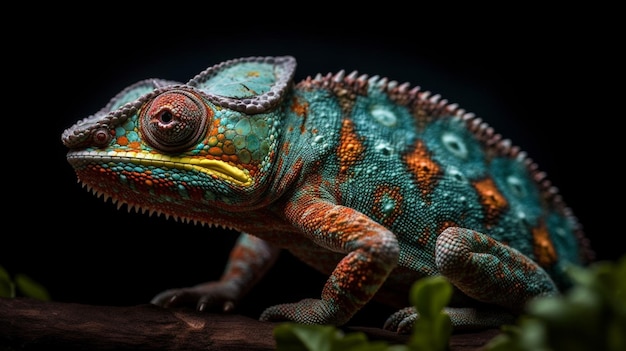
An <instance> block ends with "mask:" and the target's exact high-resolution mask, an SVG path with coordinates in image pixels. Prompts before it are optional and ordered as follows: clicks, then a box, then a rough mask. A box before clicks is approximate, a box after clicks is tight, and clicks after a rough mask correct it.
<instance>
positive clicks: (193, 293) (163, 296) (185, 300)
mask: <svg viewBox="0 0 626 351" xmlns="http://www.w3.org/2000/svg"><path fill="white" fill-rule="evenodd" d="M236 296H237V294H236V293H235V291H234V290H233V287H232V286H231V285H229V284H227V283H223V282H210V283H206V284H202V285H197V286H194V287H190V288H181V289H170V290H166V291H163V292H162V293H160V294H158V295H156V296H155V297H154V298H153V299H152V301H151V303H152V304H155V305H158V306H161V307H165V308H170V307H179V306H190V305H194V304H195V306H196V309H197V310H198V311H208V310H212V311H221V312H229V311H231V310H233V309H234V307H235V302H236V301H237V298H236Z"/></svg>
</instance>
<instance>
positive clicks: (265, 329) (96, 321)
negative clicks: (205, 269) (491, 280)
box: [0, 298, 498, 351]
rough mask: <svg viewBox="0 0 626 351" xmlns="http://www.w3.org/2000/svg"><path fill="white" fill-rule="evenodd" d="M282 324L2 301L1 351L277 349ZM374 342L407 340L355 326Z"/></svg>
mask: <svg viewBox="0 0 626 351" xmlns="http://www.w3.org/2000/svg"><path fill="white" fill-rule="evenodd" d="M275 326H276V323H269V322H260V321H258V320H256V319H253V318H249V317H245V316H241V315H234V314H212V313H199V312H196V311H194V310H192V309H178V308H176V309H164V308H160V307H157V306H154V305H150V304H145V305H138V306H130V307H114V306H93V305H84V304H73V303H63V302H46V301H39V300H34V299H29V298H15V299H5V298H0V349H1V350H4V349H3V348H2V346H9V347H12V348H13V349H15V350H50V349H57V348H58V349H62V350H96V351H97V350H111V349H116V350H172V351H175V350H195V349H197V350H274V349H275V348H276V343H275V341H274V336H273V329H274V327H275ZM351 331H361V332H364V333H366V334H367V335H368V338H369V339H370V340H385V341H388V342H389V343H390V344H404V343H406V341H407V340H408V336H407V335H398V334H396V333H392V332H388V331H385V330H382V329H378V328H359V327H350V328H347V330H346V332H351ZM497 333H498V331H497V330H487V331H484V332H480V333H472V334H459V335H453V337H452V340H451V343H450V346H451V348H450V349H451V350H480V349H481V348H482V346H484V344H485V343H486V342H487V341H488V340H490V339H491V338H492V337H493V336H495V335H496V334H497Z"/></svg>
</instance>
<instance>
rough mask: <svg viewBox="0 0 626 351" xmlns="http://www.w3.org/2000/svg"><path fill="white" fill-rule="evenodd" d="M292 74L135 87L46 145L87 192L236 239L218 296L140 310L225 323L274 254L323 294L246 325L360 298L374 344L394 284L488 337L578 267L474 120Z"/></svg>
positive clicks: (177, 296)
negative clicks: (61, 150)
mask: <svg viewBox="0 0 626 351" xmlns="http://www.w3.org/2000/svg"><path fill="white" fill-rule="evenodd" d="M295 67H296V62H295V59H294V58H292V57H289V56H285V57H251V58H242V59H235V60H230V61H227V62H224V63H221V64H218V65H215V66H213V67H210V68H209V69H207V70H205V71H204V72H202V73H200V74H199V75H197V76H196V77H194V78H193V79H191V80H190V81H189V82H187V83H186V84H183V83H178V82H173V81H166V80H161V79H149V80H144V81H141V82H138V83H136V84H134V85H132V86H130V87H128V88H126V89H124V90H123V91H122V92H120V93H119V94H118V95H116V96H115V97H113V98H112V99H111V101H110V102H109V103H108V104H107V105H106V106H105V107H104V108H103V109H102V110H100V111H98V112H97V113H95V114H94V115H92V116H89V117H87V118H85V119H84V120H82V121H79V122H78V123H76V124H75V125H74V126H72V127H71V128H68V129H67V130H66V131H65V132H64V133H63V136H62V139H63V142H64V144H65V145H66V146H67V147H68V148H69V149H70V151H69V153H68V155H67V159H68V161H69V163H70V164H71V165H72V166H73V167H74V169H75V171H76V174H77V176H78V178H79V180H80V181H81V182H82V183H83V184H84V185H85V186H86V187H87V188H88V189H90V190H91V191H93V192H94V193H95V194H97V195H102V194H103V195H104V197H105V199H108V198H110V199H112V201H113V203H116V204H117V205H118V206H122V205H123V204H127V206H128V207H129V208H137V209H141V210H142V211H146V212H148V213H150V214H152V213H156V214H159V215H160V214H163V215H165V216H167V217H173V218H176V219H181V220H184V221H190V222H195V223H204V224H209V225H219V226H224V227H228V228H234V229H237V230H239V231H240V232H242V234H241V237H240V238H239V240H238V242H237V245H236V246H235V248H234V249H233V251H232V252H231V255H230V260H229V262H228V264H227V265H226V269H225V271H224V274H223V276H222V278H221V279H220V280H219V281H216V282H208V283H204V284H200V285H197V286H194V287H190V288H182V289H172V290H168V291H165V292H163V293H161V294H159V295H157V296H156V297H155V298H154V299H153V301H152V302H153V303H155V304H158V305H162V306H165V307H168V306H178V305H184V304H195V306H197V308H198V309H200V310H204V309H208V308H220V309H224V310H230V309H232V308H233V307H234V306H236V303H237V301H238V300H240V299H241V298H242V297H243V296H244V295H245V293H246V292H247V291H248V290H249V289H250V287H251V286H252V285H253V284H254V283H255V282H256V281H258V279H260V278H261V277H262V275H263V273H264V272H265V271H267V269H269V268H270V267H271V265H272V263H273V262H274V261H275V259H276V256H277V255H278V252H279V249H287V250H290V251H291V252H292V253H293V254H294V255H295V256H297V257H299V258H300V259H302V260H303V261H304V262H306V263H307V264H310V265H311V266H313V267H315V268H316V269H318V270H320V271H321V272H324V273H326V274H328V276H329V278H328V280H327V282H326V284H325V285H324V287H323V290H322V294H321V296H320V297H317V298H315V299H313V298H312V299H307V300H303V301H289V302H288V303H286V304H282V305H278V306H273V307H269V308H268V309H266V310H265V311H264V312H263V313H262V315H261V316H260V318H261V319H262V320H274V321H278V320H293V321H297V322H302V323H325V324H335V325H341V324H344V323H346V322H348V321H349V320H350V318H351V317H352V316H353V315H354V314H355V313H356V312H357V311H358V310H359V309H360V308H362V307H363V306H364V305H365V304H366V303H368V301H370V300H371V299H373V298H375V299H379V300H381V301H383V302H387V303H389V304H390V305H392V306H395V307H397V308H398V312H397V313H395V314H393V315H392V316H391V317H390V318H389V319H388V320H387V322H386V323H385V325H384V326H385V328H387V329H391V330H395V331H398V332H408V331H410V328H411V327H412V325H413V322H414V321H415V320H416V319H417V318H419V316H418V315H417V314H416V312H415V310H414V309H412V308H406V306H408V305H409V303H408V291H409V288H410V285H411V284H412V283H413V282H414V281H416V280H417V279H419V278H422V277H427V276H432V275H444V276H445V277H447V278H448V279H449V280H450V281H451V282H452V283H453V284H454V286H455V294H454V297H453V301H452V303H451V304H450V306H449V308H448V310H447V311H448V313H449V315H450V316H451V318H452V322H453V325H454V326H455V327H457V328H476V327H494V326H498V325H500V324H502V323H505V322H509V321H511V318H513V316H514V315H515V314H516V313H519V312H520V308H521V307H522V306H523V304H524V303H525V302H526V301H527V300H528V299H530V298H533V297H535V296H542V295H550V294H557V293H558V292H559V290H561V289H565V288H567V287H568V284H569V283H568V282H567V280H566V277H565V275H564V269H565V268H566V267H567V265H569V264H578V265H582V264H586V263H588V262H589V261H590V260H591V259H592V252H591V250H590V249H589V247H588V243H587V240H586V239H585V237H584V235H583V232H582V230H581V226H580V225H579V223H578V221H577V220H576V218H575V217H574V215H573V213H572V211H571V210H570V209H569V208H568V207H567V206H566V205H565V203H564V202H563V200H562V198H561V196H560V195H559V194H558V192H557V190H556V188H555V187H553V186H552V185H551V183H550V182H549V181H548V180H547V179H546V177H545V174H544V173H542V172H540V171H539V170H538V169H537V166H536V165H535V164H534V163H533V161H532V160H531V159H530V158H528V157H527V155H526V154H525V153H524V152H522V151H520V150H519V148H518V147H515V146H513V145H512V144H511V142H510V141H509V140H507V139H503V138H502V137H501V136H500V135H499V134H497V133H495V132H494V131H493V129H492V128H490V127H489V126H488V125H487V124H486V123H484V122H482V121H481V120H480V119H479V118H476V117H474V116H473V115H472V114H470V113H466V112H465V111H464V110H462V109H460V108H458V106H456V105H455V104H449V103H448V102H447V101H446V100H443V99H441V98H440V97H439V96H438V95H431V94H430V93H429V92H427V91H422V90H420V89H419V88H417V87H414V88H412V87H410V86H409V84H406V83H405V84H398V83H397V82H396V81H390V80H388V79H386V78H380V77H378V76H371V77H370V76H367V75H359V74H357V73H356V72H353V73H351V74H348V75H346V74H345V73H344V72H343V71H341V72H338V73H336V74H328V75H325V76H322V75H317V76H316V77H314V78H311V77H309V78H307V79H305V80H303V81H300V82H298V83H296V82H293V75H294V71H295ZM280 288H281V289H289V286H288V280H286V284H285V286H284V287H280Z"/></svg>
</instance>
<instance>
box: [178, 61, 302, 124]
mask: <svg viewBox="0 0 626 351" xmlns="http://www.w3.org/2000/svg"><path fill="white" fill-rule="evenodd" d="M295 69H296V60H295V59H294V58H293V57H291V56H282V57H248V58H241V59H235V60H230V61H226V62H223V63H220V64H218V65H215V66H213V67H210V68H208V69H206V70H205V71H203V72H202V73H200V74H198V75H197V76H196V77H194V78H193V79H192V80H190V81H189V82H188V83H187V84H188V85H189V86H192V87H195V88H197V89H199V90H201V91H202V92H203V93H205V94H206V97H207V98H208V99H209V100H210V101H211V102H213V103H215V104H216V105H219V106H222V107H226V108H229V109H232V110H235V111H239V112H245V113H247V114H254V113H262V112H266V111H267V110H269V109H271V108H273V107H274V106H276V105H277V104H278V103H279V102H280V101H281V100H282V98H283V97H284V95H285V92H286V90H287V88H288V87H289V84H290V83H291V81H292V79H293V75H294V72H295Z"/></svg>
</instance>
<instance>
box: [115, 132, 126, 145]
mask: <svg viewBox="0 0 626 351" xmlns="http://www.w3.org/2000/svg"><path fill="white" fill-rule="evenodd" d="M117 144H118V145H120V146H126V145H128V138H127V137H126V136H125V135H123V136H121V137H119V138H117Z"/></svg>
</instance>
